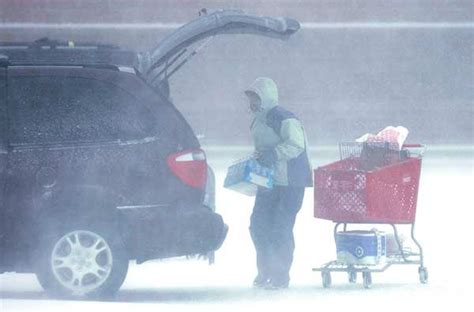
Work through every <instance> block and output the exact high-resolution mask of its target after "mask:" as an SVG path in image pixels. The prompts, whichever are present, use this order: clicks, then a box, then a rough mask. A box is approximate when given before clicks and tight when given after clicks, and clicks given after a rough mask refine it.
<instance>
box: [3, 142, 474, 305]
mask: <svg viewBox="0 0 474 312" xmlns="http://www.w3.org/2000/svg"><path fill="white" fill-rule="evenodd" d="M249 152H250V149H241V148H225V147H209V148H207V154H208V159H209V162H210V164H211V165H212V166H213V168H214V169H215V171H216V178H217V185H218V188H217V207H218V210H219V212H220V213H221V214H222V215H223V217H224V219H225V221H226V222H227V224H228V225H229V227H230V231H229V235H228V238H227V240H226V242H225V243H224V245H223V246H222V248H221V249H220V250H219V251H218V252H217V254H216V264H215V265H214V266H209V265H208V264H207V262H206V261H202V260H195V259H192V260H186V259H182V258H179V259H169V260H163V261H151V262H147V263H145V264H142V265H132V266H131V268H130V270H129V274H128V276H127V279H126V281H125V283H124V285H123V287H122V289H121V290H120V291H119V293H118V295H117V297H116V298H115V299H114V300H112V301H108V302H94V301H78V302H76V301H62V300H55V299H51V298H48V296H47V295H46V294H45V293H44V292H43V291H42V290H41V288H40V286H39V284H38V283H37V281H36V279H35V277H34V275H31V274H3V275H0V311H2V312H3V311H86V310H88V311H98V310H107V311H183V310H192V311H201V310H205V311H214V310H219V311H221V310H223V311H245V310H246V309H247V310H251V311H258V310H259V309H262V310H268V309H272V310H290V309H291V310H293V311H306V310H307V311H375V310H377V311H404V310H407V311H414V310H418V311H420V310H429V311H432V310H434V309H438V308H439V309H440V310H439V311H446V310H447V309H450V310H452V311H472V310H471V309H472V300H471V298H470V297H469V296H470V295H471V293H472V290H473V287H472V278H473V274H472V268H471V261H472V259H474V252H473V248H472V242H471V240H472V238H473V237H474V236H473V230H472V229H471V228H470V225H471V222H472V218H473V217H474V210H473V209H474V200H473V194H472V193H473V190H474V188H473V185H474V175H473V168H474V147H472V146H433V147H429V149H428V150H427V152H426V154H425V158H424V163H423V168H422V178H421V184H420V190H419V197H418V198H419V202H418V211H417V227H416V236H417V238H418V239H419V241H420V242H421V244H422V246H423V247H424V252H425V258H426V259H425V262H426V266H427V267H428V270H429V283H428V284H425V285H422V284H420V283H419V281H418V273H417V266H394V267H391V268H389V270H387V271H386V272H384V273H375V274H374V275H373V276H372V278H373V286H372V288H371V289H364V288H363V287H362V285H361V283H360V280H361V278H360V276H359V277H358V283H357V284H349V283H348V282H347V276H346V275H345V274H342V273H339V274H337V273H336V274H333V275H332V278H333V286H332V287H331V288H329V289H324V288H323V287H322V285H321V277H320V274H319V273H316V272H312V270H311V269H312V268H313V267H317V266H320V265H321V264H323V263H324V262H326V261H329V260H332V259H334V257H335V246H334V242H333V237H332V230H333V224H332V223H331V222H329V221H324V220H317V219H315V218H313V197H312V191H313V190H312V189H307V193H306V197H305V201H304V205H303V208H302V210H301V212H300V213H299V215H298V219H297V223H296V227H295V239H296V250H295V259H294V264H293V269H292V273H291V276H292V280H291V287H290V288H289V289H288V290H283V291H265V290H256V289H252V288H251V287H250V284H251V282H252V279H253V277H254V275H255V273H256V271H255V265H254V257H255V254H254V250H253V246H252V243H251V240H250V236H249V233H248V223H249V217H250V214H251V209H252V204H253V198H250V197H245V196H243V195H240V194H238V193H234V192H232V191H229V190H226V189H224V188H222V184H223V180H224V176H225V169H226V167H227V166H228V165H229V164H230V163H231V162H232V160H235V159H237V158H239V157H242V156H245V155H246V154H247V153H249ZM337 157H338V154H337V150H336V149H333V148H316V149H315V150H313V151H312V161H313V165H314V166H315V167H317V166H319V165H323V164H326V163H328V162H331V161H333V160H335V159H337ZM380 229H382V227H380ZM402 230H403V231H404V232H405V233H406V234H405V236H407V237H409V231H407V230H408V228H407V227H402ZM469 306H471V308H469Z"/></svg>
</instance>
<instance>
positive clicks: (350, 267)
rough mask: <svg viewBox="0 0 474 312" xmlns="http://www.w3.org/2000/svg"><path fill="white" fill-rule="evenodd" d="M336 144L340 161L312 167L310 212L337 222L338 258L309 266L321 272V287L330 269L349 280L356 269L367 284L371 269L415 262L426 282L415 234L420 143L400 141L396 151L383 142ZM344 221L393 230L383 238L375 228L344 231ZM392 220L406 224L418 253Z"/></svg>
mask: <svg viewBox="0 0 474 312" xmlns="http://www.w3.org/2000/svg"><path fill="white" fill-rule="evenodd" d="M339 148H340V154H341V159H340V160H339V161H337V162H334V163H331V164H328V165H326V166H322V167H319V168H317V169H316V170H314V216H315V217H316V218H320V219H326V220H331V221H333V222H335V223H336V224H335V226H334V238H335V241H336V245H337V250H338V260H335V261H331V262H328V263H326V264H324V265H323V266H321V267H319V268H314V269H313V271H320V272H321V275H322V280H323V287H325V288H327V287H330V285H331V272H347V274H348V277H349V282H351V283H354V282H356V278H357V273H359V272H360V273H362V277H363V285H364V287H365V288H369V287H370V286H371V284H372V275H371V273H372V272H383V271H385V270H386V269H387V268H388V267H390V266H391V265H394V264H416V265H419V268H418V273H419V279H420V282H421V283H427V281H428V270H427V269H426V267H425V266H424V265H423V249H422V247H421V245H420V244H419V242H418V241H417V240H416V239H415V235H414V228H415V215H416V204H417V197H418V186H419V182H420V171H421V160H422V155H423V153H424V150H425V148H424V146H422V145H420V144H405V145H404V146H403V148H402V149H401V150H398V148H394V147H393V146H390V145H389V144H388V143H341V144H339ZM348 224H385V225H390V226H391V228H392V229H393V235H392V236H388V237H389V238H391V240H390V239H389V240H387V236H386V235H385V234H383V236H382V237H381V235H380V233H379V232H377V231H373V233H371V232H370V231H369V232H362V231H348V230H347V225H348ZM397 224H408V225H411V238H412V240H413V242H414V243H415V245H416V247H417V249H418V252H412V251H410V250H407V249H405V248H404V247H403V246H402V243H401V240H400V237H399V235H398V231H397V227H396V225H397ZM341 225H342V226H343V230H342V231H339V230H338V229H339V227H340V226H341ZM371 234H372V235H371ZM381 238H383V239H381ZM371 246H372V247H371ZM371 249H372V250H373V254H372V255H369V252H370V250H371ZM388 249H389V250H388ZM387 251H389V252H387ZM371 256H372V257H371Z"/></svg>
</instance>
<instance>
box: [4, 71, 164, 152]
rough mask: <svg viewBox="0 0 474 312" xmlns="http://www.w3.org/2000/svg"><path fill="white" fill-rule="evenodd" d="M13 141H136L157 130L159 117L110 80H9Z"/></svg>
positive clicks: (48, 77)
mask: <svg viewBox="0 0 474 312" xmlns="http://www.w3.org/2000/svg"><path fill="white" fill-rule="evenodd" d="M9 91H10V92H9V102H10V105H11V109H10V120H11V126H10V129H11V142H12V143H51V142H67V141H76V142H77V141H115V140H132V139H140V138H144V137H146V136H149V135H150V134H151V133H153V132H155V131H154V129H155V127H156V118H155V117H154V116H155V114H154V113H153V112H152V110H150V109H149V108H148V107H147V106H146V105H143V103H140V101H138V100H137V98H136V97H134V96H133V95H132V94H130V93H128V92H126V91H125V90H123V89H121V88H119V87H117V86H115V85H113V84H109V83H107V82H103V81H99V80H95V79H86V78H79V77H56V76H38V77H27V76H26V77H13V78H11V79H10V80H9Z"/></svg>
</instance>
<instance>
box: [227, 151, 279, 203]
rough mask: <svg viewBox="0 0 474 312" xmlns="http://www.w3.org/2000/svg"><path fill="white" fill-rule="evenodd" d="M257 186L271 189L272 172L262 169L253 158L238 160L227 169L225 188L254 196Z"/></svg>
mask: <svg viewBox="0 0 474 312" xmlns="http://www.w3.org/2000/svg"><path fill="white" fill-rule="evenodd" d="M259 186H260V187H266V188H269V189H271V188H272V187H273V170H272V169H269V168H266V167H262V166H261V165H260V164H259V163H258V162H257V160H255V159H254V158H246V159H243V160H240V161H238V162H237V163H235V164H233V165H232V166H230V167H229V168H228V169H227V176H226V178H225V181H224V187H225V188H228V189H231V190H234V191H237V192H239V193H242V194H245V195H248V196H255V194H257V189H258V187H259Z"/></svg>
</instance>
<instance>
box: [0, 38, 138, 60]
mask: <svg viewBox="0 0 474 312" xmlns="http://www.w3.org/2000/svg"><path fill="white" fill-rule="evenodd" d="M0 54H1V55H5V56H6V57H8V59H9V63H10V64H11V65H120V66H129V67H133V66H134V63H135V59H136V53H135V52H133V51H125V50H122V49H120V48H119V47H118V46H114V45H106V44H95V43H75V42H73V41H67V42H66V41H58V40H51V39H49V38H46V37H45V38H41V39H38V40H36V41H33V42H0Z"/></svg>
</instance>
